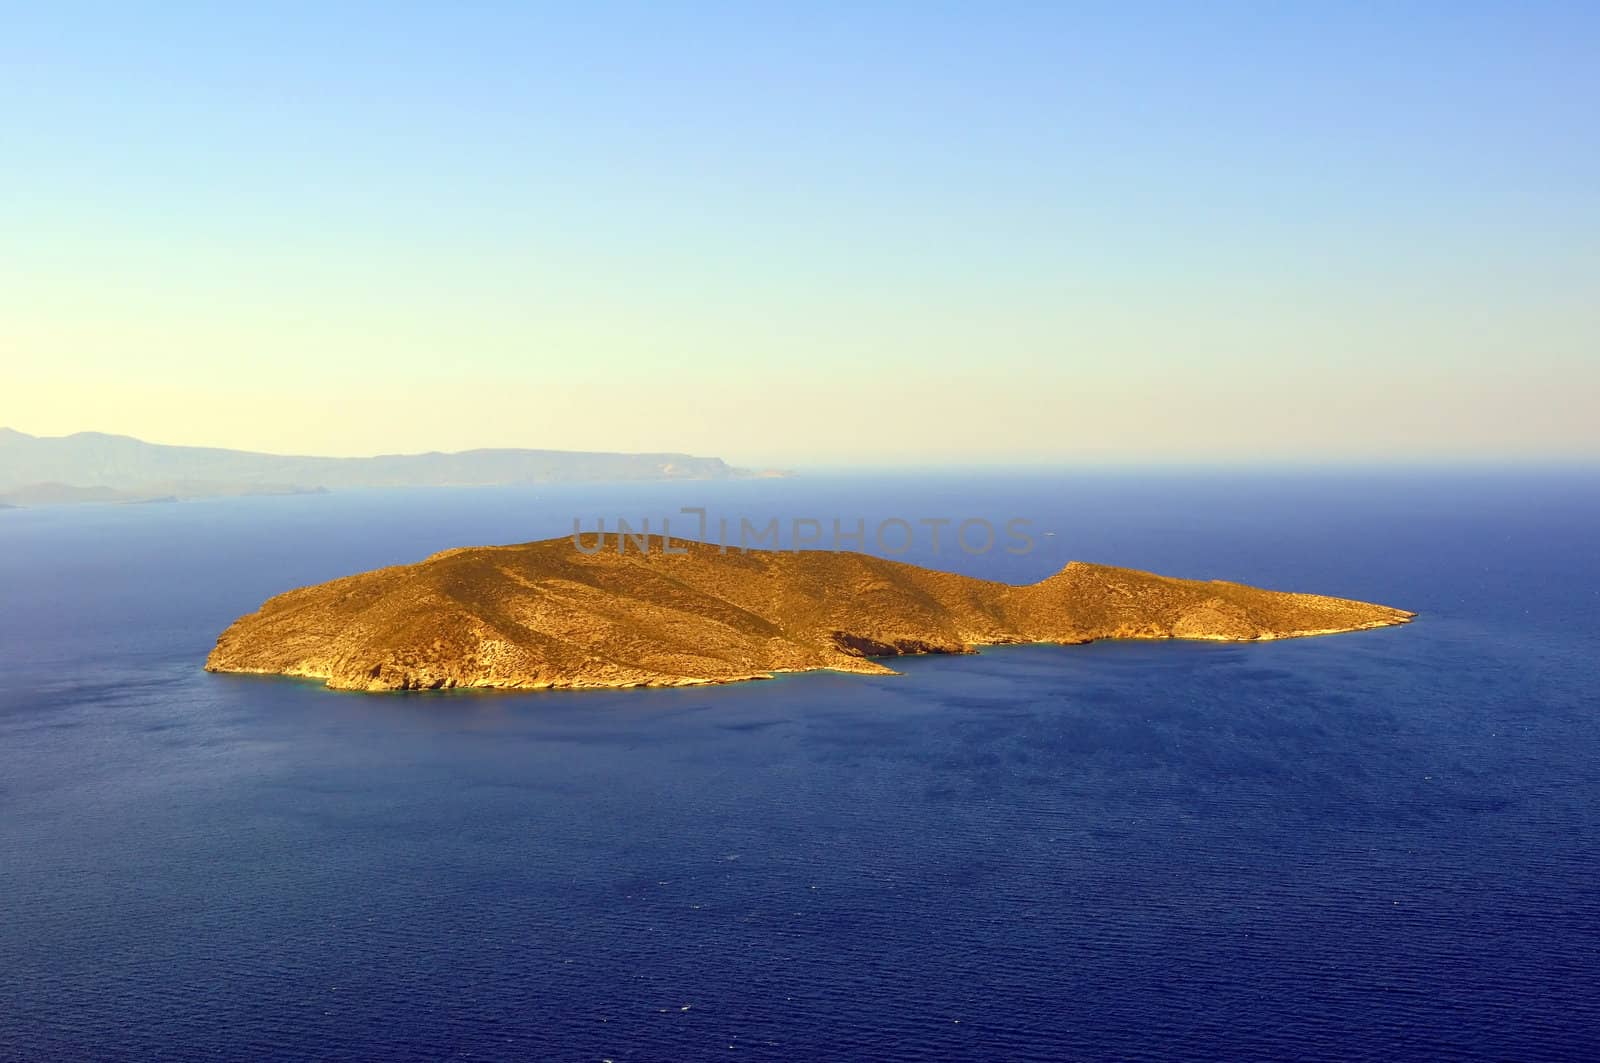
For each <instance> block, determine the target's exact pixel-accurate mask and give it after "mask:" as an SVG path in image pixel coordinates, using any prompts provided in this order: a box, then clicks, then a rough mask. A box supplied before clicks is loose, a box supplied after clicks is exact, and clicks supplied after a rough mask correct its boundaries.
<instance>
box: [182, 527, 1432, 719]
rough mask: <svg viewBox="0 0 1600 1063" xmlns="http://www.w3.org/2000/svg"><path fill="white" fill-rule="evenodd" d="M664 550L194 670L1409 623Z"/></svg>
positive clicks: (407, 670) (403, 585) (665, 677)
mask: <svg viewBox="0 0 1600 1063" xmlns="http://www.w3.org/2000/svg"><path fill="white" fill-rule="evenodd" d="M590 540H591V543H592V541H593V537H592V536H591V537H590ZM591 548H592V547H591ZM671 548H672V552H668V551H666V550H664V549H663V544H662V543H661V542H660V541H657V542H655V543H653V544H652V547H651V549H650V551H649V552H648V553H643V552H640V551H638V550H636V549H634V548H633V547H632V546H631V544H630V547H629V549H628V551H627V552H626V553H619V552H618V551H617V549H616V546H615V540H614V538H612V539H611V541H610V542H609V543H608V545H607V547H606V548H605V549H603V550H600V551H599V552H597V553H584V552H581V551H579V550H578V549H576V548H575V546H574V544H573V542H572V540H571V539H570V538H561V539H550V540H545V541H543V542H534V543H525V544H522V545H518V546H484V547H469V548H465V549H456V550H448V551H445V552H443V553H440V554H435V555H434V556H433V557H430V558H428V559H427V560H425V561H422V562H420V563H418V564H414V565H402V566H398V567H394V568H383V569H377V570H375V571H372V572H365V573H362V574H360V575H356V576H348V577H345V578H344V579H337V580H333V581H332V582H329V583H323V584H318V585H317V586H314V587H303V588H300V589H299V590H293V591H289V592H288V593H286V594H280V595H278V596H277V597H275V598H272V599H270V600H268V601H267V602H266V603H265V604H263V605H262V606H261V608H260V609H259V610H258V611H257V612H254V613H251V614H250V615H248V616H244V617H241V618H239V619H238V620H236V621H235V622H234V623H233V624H232V625H231V626H230V627H229V628H228V629H227V630H226V631H224V632H223V633H222V635H221V637H220V638H218V640H217V645H216V648H215V649H214V650H213V651H212V652H211V655H210V657H209V659H208V660H207V661H206V669H207V670H208V671H212V672H252V673H270V674H280V675H291V676H304V677H310V678H316V679H322V680H324V681H325V682H326V684H327V685H328V686H330V687H335V688H338V689H344V690H374V691H377V690H419V689H429V690H432V689H445V688H452V687H491V688H504V689H522V690H530V689H548V688H583V687H629V686H686V685H693V684H700V683H727V682H734V681H737V680H742V679H759V678H770V677H771V676H772V675H773V673H775V672H786V671H802V670H808V669H817V668H827V669H834V670H837V671H845V672H860V673H868V674H886V673H889V672H890V669H889V668H887V667H886V666H884V665H883V664H881V663H879V660H878V659H879V658H888V657H894V656H898V655H904V654H923V653H965V652H970V651H971V649H972V648H973V647H976V646H983V645H996V644H1001V643H1018V642H1052V643H1081V642H1088V641H1090V640H1093V639H1105V638H1121V639H1164V638H1184V639H1214V640H1224V641H1255V640H1262V639H1280V638H1296V637H1300V636H1306V635H1323V634H1330V633H1334V632H1341V631H1357V630H1361V629H1364V628H1375V627H1386V626H1389V625H1393V624H1403V623H1405V622H1406V621H1408V620H1410V619H1411V618H1412V616H1413V615H1414V614H1412V613H1409V612H1406V611H1405V610H1402V609H1392V608H1389V607H1387V606H1382V605H1369V604H1367V603H1364V602H1356V601H1350V600H1348V599H1343V598H1328V597H1323V596H1320V595H1314V594H1295V593H1286V592H1281V591H1269V590H1260V589H1257V588H1254V587H1246V586H1243V585H1241V584H1237V583H1227V582H1222V581H1213V582H1202V581H1197V580H1182V579H1171V578H1168V577H1165V576H1157V575H1154V574H1152V573H1148V572H1138V571H1134V570H1131V569H1123V568H1111V567H1108V566H1104V565H1090V564H1084V563H1082V562H1076V561H1075V562H1073V563H1071V564H1069V565H1067V566H1066V567H1065V568H1063V569H1062V570H1061V571H1060V572H1058V573H1056V574H1055V575H1053V576H1051V577H1049V578H1048V579H1045V580H1042V581H1040V582H1038V583H1034V584H1030V585H1027V586H1014V585H1011V584H1005V583H993V582H989V581H986V580H979V579H972V578H970V577H967V576H959V575H955V574H953V573H949V572H938V571H934V570H932V569H926V568H919V567H917V566H914V565H907V564H903V563H900V562H896V561H889V560H885V559H883V558H878V557H872V556H868V555H865V554H856V553H843V552H832V551H801V552H776V551H750V552H748V553H740V552H738V551H736V550H730V551H728V552H722V551H721V550H720V549H719V548H718V547H716V546H714V545H708V544H704V543H695V542H686V541H682V540H674V541H673V542H672V544H671ZM677 551H682V553H678V552H677Z"/></svg>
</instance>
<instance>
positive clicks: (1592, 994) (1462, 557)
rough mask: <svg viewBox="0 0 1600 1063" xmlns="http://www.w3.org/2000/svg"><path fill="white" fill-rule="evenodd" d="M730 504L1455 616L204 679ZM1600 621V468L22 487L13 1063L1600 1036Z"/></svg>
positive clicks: (1030, 1056)
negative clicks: (1308, 630) (1248, 633)
mask: <svg viewBox="0 0 1600 1063" xmlns="http://www.w3.org/2000/svg"><path fill="white" fill-rule="evenodd" d="M681 506H701V507H705V508H706V509H707V510H708V511H709V514H710V515H711V518H712V521H713V523H714V522H715V519H716V517H717V516H719V515H730V516H732V517H734V518H735V521H737V518H738V517H740V516H747V517H749V518H752V519H753V520H754V521H755V522H756V523H758V524H759V523H763V522H764V521H765V520H766V519H767V518H769V517H777V518H780V519H782V520H785V521H787V520H790V519H792V518H795V517H809V518H814V519H818V520H820V521H823V522H824V523H825V525H827V524H831V521H832V520H833V519H834V518H840V519H841V520H842V521H843V523H844V524H845V526H846V527H847V528H851V527H853V525H854V522H855V520H856V518H857V517H861V518H864V519H866V520H868V521H869V522H876V521H879V520H882V519H884V518H887V517H899V518H901V519H904V520H907V521H908V522H913V523H914V522H918V521H921V520H923V519H925V518H926V519H934V518H945V519H950V520H952V521H960V520H962V519H966V518H971V517H984V518H986V519H989V520H992V521H995V522H997V523H998V522H1003V521H1005V520H1009V519H1012V518H1023V519H1026V520H1028V521H1030V522H1031V524H1030V525H1029V527H1030V528H1031V529H1032V531H1033V532H1034V534H1035V536H1036V538H1035V548H1034V549H1033V550H1032V551H1031V552H1030V553H1027V554H1019V555H1012V554H1005V553H1003V552H1002V551H1001V550H1000V549H999V547H998V546H997V548H996V549H995V550H994V551H991V552H990V553H988V554H984V555H969V554H965V553H962V552H961V551H959V550H956V549H953V548H952V547H951V545H950V543H949V542H948V541H946V542H945V543H943V544H942V549H941V550H940V551H939V552H938V553H935V552H934V551H933V550H932V546H931V543H929V542H928V537H927V536H926V535H920V534H919V536H918V541H917V542H916V544H915V545H914V548H913V549H912V551H911V552H910V553H908V554H906V555H905V557H906V558H907V559H908V560H915V561H919V562H922V563H926V564H932V565H936V566H939V567H945V568H951V569H956V570H960V571H964V572H968V573H970V574H972V575H976V576H982V577H986V578H992V579H1003V580H1008V581H1013V582H1023V581H1031V580H1035V579H1040V578H1043V577H1045V576H1047V575H1049V574H1051V573H1052V572H1054V571H1056V570H1057V569H1058V568H1060V567H1061V565H1063V564H1064V563H1065V562H1066V561H1068V560H1070V559H1073V558H1081V559H1084V560H1090V561H1098V562H1106V563H1111V564H1119V565H1129V566H1135V567H1139V568H1147V569H1152V570H1155V571H1159V572H1163V573H1167V574H1171V575H1181V576H1190V577H1202V578H1226V579H1232V580H1238V581H1242V582H1248V583H1253V584H1260V585H1264V586H1269V587H1279V588H1285V589H1294V590H1304V591H1314V592H1321V593H1328V594H1337V595H1342V596H1348V597H1354V598H1361V599H1367V600H1372V601H1378V602H1383V603H1386V604H1391V605H1397V606H1401V607H1404V608H1408V609H1414V610H1416V611H1418V612H1419V613H1420V616H1419V618H1418V619H1417V621H1416V622H1415V623H1413V624H1411V625H1410V626H1407V627H1403V628H1393V629H1386V630H1379V631H1370V632H1363V633H1357V634H1350V635H1341V636H1333V637H1328V638H1318V639H1306V640H1297V641H1287V642H1278V643H1266V644H1260V645H1217V644H1203V643H1176V642H1175V643H1159V644H1158V643H1100V644H1094V645H1089V646H1077V647H1043V646H1031V647H1015V648H1006V649H995V650H989V651H986V652H984V653H982V654H981V655H978V656H972V657H947V658H919V659H915V660H909V661H903V662H899V663H897V665H896V667H899V668H901V669H902V671H903V674H902V675H900V676H894V677H881V678H878V677H872V678H869V677H861V676H843V675H833V674H827V673H817V674H809V675H796V676H786V677H782V678H779V679H776V680H773V681H770V682H760V683H751V684H742V685H735V686H727V687H718V688H709V689H687V690H638V691H615V692H583V693H560V692H551V693H540V694H527V695H509V694H482V693H478V694H472V693H468V694H416V695H388V696H368V695H359V694H339V693H333V692H329V691H327V690H324V689H322V688H320V687H318V686H317V685H315V684H313V683H309V682H305V681H294V680H285V679H272V678H255V677H236V676H214V675H207V674H205V673H204V672H202V671H201V664H202V662H203V660H204V658H205V655H206V653H207V652H208V650H209V649H210V648H211V645H212V643H213V642H214V640H215V638H216V636H217V634H218V632H220V631H221V630H222V628H223V627H225V626H226V625H227V624H228V623H229V622H230V621H231V620H233V619H234V618H235V617H236V616H238V615H239V614H241V613H246V612H249V611H252V610H254V609H255V608H256V606H257V605H258V604H259V603H260V602H261V600H262V599H264V598H265V597H267V596H269V595H271V594H274V593H276V592H278V591H282V590H285V589H288V588H290V587H293V586H297V585H301V584H305V583H308V582H313V581H319V580H324V579H329V578H332V577H335V576H339V575H344V574H348V573H351V572H355V571H358V570H361V569H366V568H371V567H374V566H377V565H385V564H395V563H402V562H410V561H414V560H418V559H420V558H422V557H423V556H425V555H427V554H428V553H430V552H433V551H435V550H439V549H443V548H446V547H452V546H460V545H467V544H476V543H488V542H519V541H526V540H530V539H537V538H543V537H548V536H552V535H562V534H569V533H570V531H571V528H572V522H573V519H574V518H575V517H580V518H582V520H583V521H584V523H585V526H586V527H590V528H592V527H593V526H594V522H595V521H596V519H597V518H599V517H600V516H605V517H606V518H607V519H608V521H614V520H615V518H616V517H618V516H623V517H627V518H628V519H629V520H630V521H631V520H636V519H640V518H643V517H646V516H648V517H651V518H653V524H654V523H655V521H654V518H658V517H659V516H660V515H663V514H666V515H670V514H673V513H676V512H677V510H678V508H679V507H681ZM682 523H683V524H684V527H683V528H681V529H680V526H679V525H680V522H679V521H678V520H674V526H673V530H674V531H675V532H679V533H681V532H682V531H692V530H693V528H692V527H690V526H689V521H688V520H687V519H686V520H685V521H683V522H682ZM656 526H657V527H658V526H659V525H656ZM871 526H872V525H871V523H869V527H871ZM918 527H924V526H920V525H919V526H918ZM1046 533H1050V534H1046ZM947 534H948V532H947ZM868 545H869V546H871V545H872V544H871V542H870V541H869V543H868ZM1597 650H1600V473H1596V472H1595V471H1592V470H1589V471H1585V470H1564V471H1563V470H1551V471H1539V472H1520V473H1519V472H1508V471H1482V472H1469V471H1451V472H1440V471H1426V470H1397V471H1385V472H1360V471H1349V472H1326V471H1319V472H1315V473H1294V472H1280V473H1272V474H1267V473H1255V474H1250V475H1244V474H1228V473H1187V474H1182V475H1180V474H1176V473H1157V472H1145V473H1109V472H1107V473H1077V474H1073V475H1047V474H1043V473H1036V474H1026V475H1024V474H1017V475H996V474H983V475H976V474H971V475H963V474H948V475H926V476H897V477H885V476H865V475H863V476H853V477H836V478H830V477H825V476H819V477H804V478H798V479H794V480H788V481H749V482H737V483H724V484H668V485H661V484H651V485H643V484H641V485H631V486H629V485H619V486H577V485H574V486H562V487H530V488H523V489H458V490H434V491H396V492H349V493H338V494H329V495H321V496H308V497H297V498H261V499H222V500H214V501H203V502H185V503H177V504H169V505H140V506H114V505H100V506H80V507H62V508H53V509H37V510H14V511H5V512H0V1058H5V1059H16V1060H73V1061H91V1060H100V1059H126V1060H141V1061H144V1060H187V1059H248V1060H303V1059H443V1058H457V1059H531V1060H544V1059H550V1060H592V1061H599V1060H606V1059H609V1060H614V1061H617V1063H621V1061H624V1060H692V1061H698V1060H707V1059H719V1058H727V1059H736V1058H757V1059H770V1060H834V1059H837V1060H955V1059H970V1060H1059V1059H1119V1060H1139V1059H1164V1058H1184V1059H1194V1060H1199V1059H1215V1060H1230V1061H1237V1060H1249V1059H1273V1060H1282V1059H1291V1058H1298V1059H1319V1058H1320V1059H1335V1058H1337V1059H1371V1060H1392V1059H1402V1058H1411V1059H1452V1060H1468V1059H1483V1060H1518V1061H1535V1060H1557V1059H1562V1060H1566V1059H1595V1058H1600V988H1597V987H1600V664H1597V658H1596V653H1597Z"/></svg>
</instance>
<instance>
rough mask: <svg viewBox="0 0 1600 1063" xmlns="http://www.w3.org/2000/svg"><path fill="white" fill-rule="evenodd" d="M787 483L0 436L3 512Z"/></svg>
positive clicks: (504, 462)
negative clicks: (488, 490)
mask: <svg viewBox="0 0 1600 1063" xmlns="http://www.w3.org/2000/svg"><path fill="white" fill-rule="evenodd" d="M788 475H791V474H790V473H789V472H787V471H785V470H780V469H745V468H739V467H737V466H733V465H729V464H728V463H727V462H725V461H723V460H722V459H721V458H715V457H699V456H696V455H692V454H676V453H667V452H662V453H637V454H635V453H609V452H603V451H568V450H524V449H484V450H465V451H459V452H456V453H440V452H432V453H426V454H384V455H378V456H375V457H368V458H329V457H315V456H302V455H280V454H262V453H256V452H254V451H246V450H226V449H221V448H214V447H183V446H168V445H165V444H161V443H147V442H145V441H143V440H140V439H135V438H133V437H132V436H118V435H107V434H104V433H101V432H78V433H75V434H73V435H68V436H33V435H28V434H27V433H26V432H18V431H16V430H15V429H11V428H0V506H5V507H8V508H16V507H26V506H41V505H67V504H75V503H84V502H124V503H125V502H154V501H180V500H183V499H189V498H214V497H219V496H235V495H289V494H315V493H319V492H323V491H334V490H340V489H344V488H367V487H492V486H509V485H516V484H540V483H579V482H613V481H617V482H626V481H640V482H644V481H669V480H673V481H675V480H734V479H750V478H765V477H784V476H788Z"/></svg>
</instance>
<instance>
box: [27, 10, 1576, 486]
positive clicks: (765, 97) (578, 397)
mask: <svg viewBox="0 0 1600 1063" xmlns="http://www.w3.org/2000/svg"><path fill="white" fill-rule="evenodd" d="M1597 44H1600V14H1597V13H1596V11H1595V10H1594V9H1591V8H1587V7H1583V6H1579V5H1560V4H1546V5H1535V6H1532V7H1518V8H1509V7H1504V6H1502V5H1480V4H1464V5H1452V6H1451V7H1449V8H1448V9H1445V8H1433V7H1427V6H1422V5H1399V6H1395V7H1386V8H1383V9H1363V8H1351V7H1348V6H1334V5H1329V6H1321V5H1304V6H1298V5H1297V6H1295V7H1293V8H1292V9H1283V10H1273V9H1267V8H1262V7H1258V6H1251V5H1236V4H1224V5H1213V6H1209V7H1206V8H1204V9H1199V8H1187V7H1183V6H1179V5H1170V6H1169V5H1145V6H1137V7H1126V6H1120V5H1119V6H1116V7H1089V6H1084V7H1076V6H1074V7H1072V8H1071V9H1061V10H1053V11H1050V10H1038V9H1035V8H1030V7H1026V6H1012V7H1001V8H995V7H984V8H981V9H979V8H972V9H963V8H960V7H950V8H928V7H923V6H921V5H915V6H913V5H895V4H890V5H885V6H881V7H876V8H873V9H871V10H866V11H863V10H856V9H852V8H844V7H827V6H822V7H817V6H808V7H805V8H779V7H762V8H760V9H751V10H739V9H728V10H723V11H712V10H710V9H706V8H686V7H669V8H660V7H656V6H647V5H637V6H635V5H615V4H608V5H600V6H595V7H590V8H585V9H582V10H555V9H539V10H533V9H526V10H522V9H518V8H516V7H514V6H509V5H508V6H499V5H488V6H484V7H476V8H473V9H471V10H466V9H448V10H447V9H439V10H436V11H431V12H430V11H426V10H418V9H415V8H396V7H392V6H389V5H382V6H380V5H362V4H355V5H341V6H340V7H339V8H338V9H337V10H324V9H322V8H320V7H318V6H315V5H298V4H291V5H280V6H275V7H274V8H273V9H272V10H270V11H267V10H264V9H263V10H259V11H252V10H246V9H208V8H205V7H201V6H187V5H177V6H175V7H161V8H126V9H122V8H117V7H112V6H99V5H73V4H68V5H65V6H51V7H49V8H37V9H30V10H18V11H16V12H13V13H12V17H11V19H10V20H9V21H8V26H7V33H6V39H5V40H4V41H3V42H0V71H3V72H0V100H4V101H5V102H4V103H0V137H4V139H5V142H6V143H7V145H8V147H9V148H10V149H11V150H10V152H9V155H10V157H11V159H12V161H11V162H10V164H8V165H7V166H6V167H5V168H4V169H3V170H0V197H3V200H4V202H6V203H8V204H10V205H11V209H9V210H5V211H3V212H0V218H3V220H4V225H5V230H4V231H5V237H6V242H7V254H6V256H5V258H4V260H3V262H0V350H3V351H4V354H5V360H6V362H7V386H6V388H5V389H4V390H3V391H0V424H6V425H10V426H12V427H14V428H16V429H18V430H20V431H24V432H28V433H30V434H33V435H42V436H53V435H65V434H70V433H72V432H76V431H81V430H94V431H102V432H107V433H113V434H124V435H131V436H134V437H136V438H139V439H144V440H148V441H152V442H160V443H168V444H174V445H192V446H215V447H228V448H235V449H241V450H251V451H260V452H266V453H274V454H310V455H328V456H364V455H373V454H403V453H418V452H427V451H447V452H448V451H459V450H467V449H473V448H483V447H493V448H539V449H559V450H584V451H625V452H681V453H687V454H694V455H707V456H717V457H722V458H725V459H726V460H727V461H729V462H731V463H734V464H737V465H742V466H782V467H799V468H805V467H817V468H828V467H838V466H848V465H856V464H871V465H874V466H877V467H885V468H890V467H894V468H904V467H930V466H938V465H950V464H963V465H973V466H994V465H1005V466H1017V465H1023V466H1037V465H1049V464H1060V463H1091V464H1093V463H1103V464H1118V465H1124V464H1163V463H1170V464H1182V465H1188V464H1195V463H1200V464H1228V463H1241V462H1247V463H1262V462H1266V463H1283V462H1292V463H1318V464H1322V463H1334V464H1339V463H1362V464H1370V463H1375V462H1388V461H1412V462H1429V463H1460V462H1466V463H1485V462H1488V463H1504V462H1529V461H1535V462H1550V461H1557V462H1570V461H1592V460H1595V459H1597V458H1600V417H1596V416H1595V410H1594V406H1595V401H1594V396H1595V395H1596V394H1600V356H1597V355H1600V350H1597V347H1600V302H1597V301H1596V300H1595V299H1594V292H1595V291H1597V290H1600V255H1597V254H1596V249H1597V248H1600V197H1596V196H1595V194H1594V189H1595V188H1596V187H1600V150H1597V145H1600V139H1597V137H1596V135H1595V132H1594V127H1593V123H1592V120H1591V116H1590V114H1589V110H1590V105H1591V102H1592V101H1593V100H1594V99H1596V98H1600V72H1597V68H1596V67H1595V66H1594V64H1593V63H1592V56H1593V55H1594V54H1595V51H1596V46H1597Z"/></svg>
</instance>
